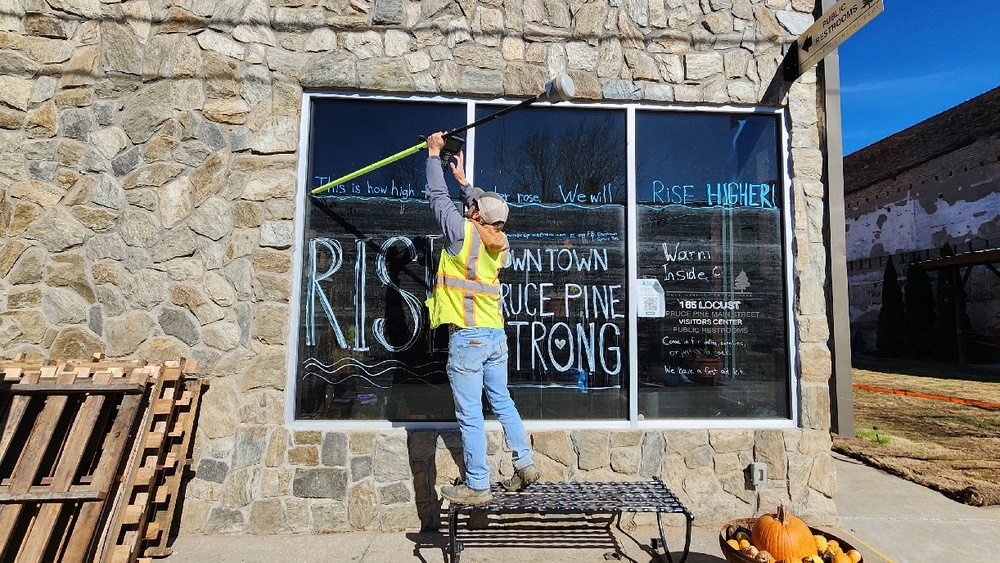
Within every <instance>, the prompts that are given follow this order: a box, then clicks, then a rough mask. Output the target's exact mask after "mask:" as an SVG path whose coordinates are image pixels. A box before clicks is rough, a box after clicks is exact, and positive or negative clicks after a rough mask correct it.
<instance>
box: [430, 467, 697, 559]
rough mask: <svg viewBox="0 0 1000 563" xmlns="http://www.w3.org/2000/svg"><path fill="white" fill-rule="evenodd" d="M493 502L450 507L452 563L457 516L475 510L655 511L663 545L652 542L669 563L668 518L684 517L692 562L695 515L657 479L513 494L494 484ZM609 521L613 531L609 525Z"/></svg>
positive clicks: (457, 553)
mask: <svg viewBox="0 0 1000 563" xmlns="http://www.w3.org/2000/svg"><path fill="white" fill-rule="evenodd" d="M492 491H493V500H492V501H491V502H490V503H489V504H487V505H483V506H471V505H463V504H451V505H450V507H449V508H448V553H449V554H450V559H451V563H458V562H459V559H460V557H461V552H462V550H463V549H464V546H463V545H462V542H461V541H459V540H458V515H459V514H461V513H466V514H470V513H472V512H473V511H477V510H479V511H485V512H487V513H496V514H543V515H544V514H586V515H591V514H611V515H618V516H619V517H620V515H621V514H622V513H623V512H655V513H656V524H657V526H658V527H659V531H660V537H659V544H660V545H659V546H657V541H656V538H654V539H653V542H652V543H653V548H654V549H656V548H657V547H662V548H663V551H664V555H665V556H666V559H667V561H668V562H669V563H673V558H672V557H671V555H670V550H669V549H668V548H667V540H666V536H664V534H663V519H662V515H663V514H683V515H684V517H685V524H686V526H687V529H686V532H685V539H684V552H683V555H682V556H681V558H680V561H679V563H684V560H685V559H687V556H688V550H690V548H691V524H692V522H693V521H694V515H693V514H691V511H690V510H688V509H687V507H685V506H684V505H683V504H681V502H680V501H679V500H677V496H676V495H674V493H672V492H671V491H670V489H668V488H667V486H666V485H664V484H663V481H660V480H659V479H657V478H654V479H653V480H651V481H638V482H623V483H606V482H595V483H587V482H575V481H573V482H559V483H552V482H548V483H533V484H531V485H530V486H528V487H527V488H526V489H525V490H523V491H520V492H516V493H509V492H507V491H505V490H504V489H503V488H502V487H500V486H499V485H497V484H494V485H493V487H492ZM610 525H611V524H610V520H609V522H608V527H610Z"/></svg>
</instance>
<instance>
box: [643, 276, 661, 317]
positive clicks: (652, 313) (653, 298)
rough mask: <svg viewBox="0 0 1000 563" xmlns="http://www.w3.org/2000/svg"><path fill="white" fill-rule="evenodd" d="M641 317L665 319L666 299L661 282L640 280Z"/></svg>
mask: <svg viewBox="0 0 1000 563" xmlns="http://www.w3.org/2000/svg"><path fill="white" fill-rule="evenodd" d="M638 301H639V316H640V317H663V316H664V315H665V314H666V299H664V297H663V287H662V286H660V280H657V279H641V280H639V300H638Z"/></svg>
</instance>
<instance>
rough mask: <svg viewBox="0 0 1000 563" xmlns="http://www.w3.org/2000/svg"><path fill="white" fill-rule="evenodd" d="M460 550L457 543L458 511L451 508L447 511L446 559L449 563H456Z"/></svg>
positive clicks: (459, 556)
mask: <svg viewBox="0 0 1000 563" xmlns="http://www.w3.org/2000/svg"><path fill="white" fill-rule="evenodd" d="M460 551H462V548H461V546H460V544H459V542H458V511H457V510H455V507H454V506H452V507H450V508H449V510H448V558H449V561H450V563H458V560H459V559H460V558H461V555H459V552H460Z"/></svg>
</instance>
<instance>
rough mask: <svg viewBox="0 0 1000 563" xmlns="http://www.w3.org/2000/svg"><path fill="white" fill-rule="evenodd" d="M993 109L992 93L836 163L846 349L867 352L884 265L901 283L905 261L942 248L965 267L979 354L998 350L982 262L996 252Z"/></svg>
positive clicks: (998, 328) (993, 299) (999, 128)
mask: <svg viewBox="0 0 1000 563" xmlns="http://www.w3.org/2000/svg"><path fill="white" fill-rule="evenodd" d="M998 104H1000V88H996V89H994V90H991V91H989V92H986V93H985V94H982V95H981V96H978V97H976V98H973V99H971V100H969V101H967V102H965V103H963V104H960V105H958V106H956V107H954V108H952V109H949V110H948V111H945V112H943V113H940V114H938V115H936V116H934V117H931V118H929V119H927V120H925V121H922V122H920V123H918V124H916V125H914V126H913V127H910V128H908V129H906V130H904V131H901V132H899V133H896V134H895V135H892V136H891V137H887V138H885V139H883V140H881V141H879V142H877V143H875V144H873V145H871V146H868V147H866V148H863V149H861V150H859V151H857V152H855V153H853V154H851V155H848V156H847V157H845V159H844V185H845V188H846V192H847V193H846V197H845V205H846V212H845V213H846V218H847V260H848V277H849V280H850V283H849V287H850V290H849V291H850V303H851V331H852V334H853V337H852V345H853V347H854V349H855V351H858V352H864V351H871V350H874V349H875V344H876V339H875V325H876V321H877V319H878V312H879V308H880V305H881V300H882V276H883V273H884V271H885V267H886V261H887V260H889V259H892V260H893V261H894V264H895V267H896V270H897V273H898V274H899V276H900V281H901V285H902V284H905V279H906V270H907V266H908V265H909V264H910V262H912V261H914V260H917V261H929V260H932V259H936V258H939V257H940V250H941V248H942V247H943V246H944V245H945V244H948V245H950V246H951V247H952V248H953V249H954V252H955V254H958V255H961V257H960V258H957V259H954V260H952V263H954V264H957V265H959V266H960V267H961V268H962V272H963V274H964V273H965V271H966V270H968V280H967V281H966V283H965V291H966V299H967V313H968V315H969V321H970V323H971V325H970V328H971V330H972V331H973V332H975V333H978V335H979V336H975V335H973V336H974V337H976V338H979V339H980V340H982V341H983V342H984V343H986V349H984V350H982V351H984V352H985V351H987V350H988V349H989V348H992V347H993V346H996V345H997V344H1000V342H998V339H997V335H998V333H1000V275H997V274H996V270H995V269H993V268H995V266H992V265H993V264H996V262H997V257H996V254H997V252H996V251H997V249H1000V113H998V112H997V111H996V108H997V107H998ZM991 251H992V252H991ZM928 265H930V266H931V267H936V265H935V263H933V262H928ZM938 265H939V264H938ZM930 273H931V276H932V283H934V280H935V279H936V275H935V271H931V272H930Z"/></svg>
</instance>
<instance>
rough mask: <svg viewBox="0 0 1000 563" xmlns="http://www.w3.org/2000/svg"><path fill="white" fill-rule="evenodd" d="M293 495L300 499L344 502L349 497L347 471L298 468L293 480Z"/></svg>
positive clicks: (323, 468)
mask: <svg viewBox="0 0 1000 563" xmlns="http://www.w3.org/2000/svg"><path fill="white" fill-rule="evenodd" d="M292 494H293V495H295V496H297V497H300V498H328V499H335V500H344V499H345V498H346V496H347V470H346V469H343V468H327V467H322V468H318V469H302V468H298V469H296V470H295V476H294V477H293V478H292Z"/></svg>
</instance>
